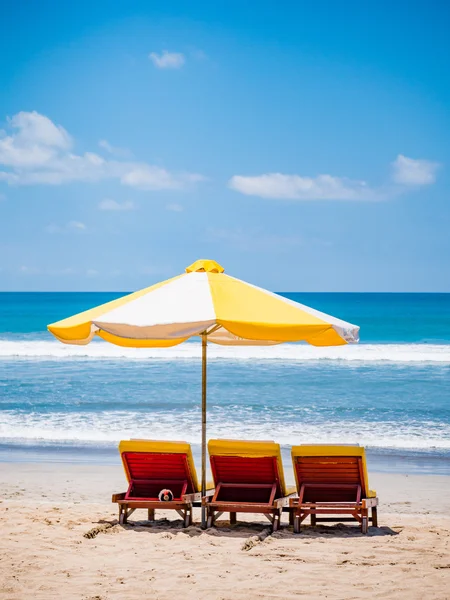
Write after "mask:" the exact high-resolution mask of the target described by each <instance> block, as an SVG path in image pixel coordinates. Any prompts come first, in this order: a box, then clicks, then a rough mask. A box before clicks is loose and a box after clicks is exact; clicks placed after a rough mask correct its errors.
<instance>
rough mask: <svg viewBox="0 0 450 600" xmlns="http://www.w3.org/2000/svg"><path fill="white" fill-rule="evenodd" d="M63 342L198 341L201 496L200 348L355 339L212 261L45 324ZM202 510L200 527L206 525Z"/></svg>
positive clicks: (355, 332) (340, 324)
mask: <svg viewBox="0 0 450 600" xmlns="http://www.w3.org/2000/svg"><path fill="white" fill-rule="evenodd" d="M48 329H49V331H50V332H51V333H52V334H53V335H54V336H55V337H56V338H57V339H58V340H60V341H61V342H63V343H65V344H78V345H84V344H88V343H89V342H90V341H92V340H93V339H94V337H96V336H97V337H100V338H102V339H104V340H106V341H107V342H111V343H113V344H117V345H119V346H127V347H132V348H153V347H161V348H164V347H170V346H175V345H177V344H181V343H182V342H184V341H186V340H188V339H189V338H191V337H193V336H197V337H200V338H201V342H202V485H201V488H202V494H203V495H204V494H205V491H206V354H207V343H208V342H212V343H214V344H222V345H230V346H241V345H243V346H245V345H272V344H280V343H283V342H300V341H303V342H308V343H309V344H312V345H313V346H339V345H343V344H348V343H356V342H358V341H359V327H357V326H356V325H352V324H351V323H346V322H345V321H342V320H340V319H336V318H335V317H331V316H329V315H326V314H324V313H322V312H319V311H317V310H314V309H312V308H309V307H307V306H304V305H303V304H300V303H298V302H294V301H293V300H289V299H287V298H284V297H283V296H280V295H278V294H275V293H273V292H269V291H267V290H264V289H262V288H260V287H257V286H255V285H252V284H250V283H246V282H244V281H241V280H240V279H236V278H235V277H231V276H230V275H227V274H226V273H225V272H224V269H223V267H221V266H220V265H219V264H218V263H216V262H215V261H213V260H198V261H196V262H195V263H193V264H192V265H190V266H189V267H187V268H186V272H185V273H183V274H181V275H178V276H177V277H173V278H172V279H167V280H166V281H162V282H161V283H157V284H155V285H152V286H150V287H148V288H145V289H143V290H140V291H138V292H134V293H132V294H128V295H126V296H123V297H121V298H118V299H116V300H113V301H112V302H107V303H106V304H102V305H101V306H97V307H95V308H92V309H90V310H87V311H85V312H82V313H79V314H77V315H74V316H72V317H69V318H67V319H63V320H62V321H58V322H57V323H53V324H51V325H49V326H48ZM205 516H206V515H205V510H204V508H203V509H202V524H203V525H204V524H205Z"/></svg>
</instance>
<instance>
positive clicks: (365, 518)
mask: <svg viewBox="0 0 450 600" xmlns="http://www.w3.org/2000/svg"><path fill="white" fill-rule="evenodd" d="M368 531H369V510H368V509H367V508H363V509H362V511H361V533H364V534H366V533H367V532H368Z"/></svg>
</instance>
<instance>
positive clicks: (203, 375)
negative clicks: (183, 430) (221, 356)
mask: <svg viewBox="0 0 450 600" xmlns="http://www.w3.org/2000/svg"><path fill="white" fill-rule="evenodd" d="M206 347H207V339H206V332H204V333H202V499H203V498H204V497H205V496H206ZM202 529H206V506H204V505H203V504H202Z"/></svg>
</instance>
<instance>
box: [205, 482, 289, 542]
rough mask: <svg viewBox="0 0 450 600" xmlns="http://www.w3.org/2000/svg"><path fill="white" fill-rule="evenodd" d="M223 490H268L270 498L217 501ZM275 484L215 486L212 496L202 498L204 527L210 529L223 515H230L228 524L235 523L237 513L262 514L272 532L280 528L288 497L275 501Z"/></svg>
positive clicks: (228, 484)
mask: <svg viewBox="0 0 450 600" xmlns="http://www.w3.org/2000/svg"><path fill="white" fill-rule="evenodd" d="M223 489H231V490H232V489H235V490H239V489H241V490H242V489H261V490H264V489H267V490H270V497H269V500H268V501H267V502H238V501H235V502H233V501H229V500H219V499H218V497H219V495H220V492H221V490H223ZM276 491H277V483H273V484H271V483H251V484H248V483H222V482H219V483H218V484H217V487H216V490H215V492H214V495H212V496H209V497H208V496H206V497H204V498H203V506H205V507H206V516H207V522H206V527H207V528H210V527H212V526H213V525H214V523H215V521H216V520H217V519H218V518H219V517H220V516H221V515H222V514H223V513H224V512H229V513H230V524H231V525H235V524H236V522H237V513H238V512H240V513H257V514H263V515H264V516H265V517H266V518H267V519H268V520H269V521H270V523H271V524H272V529H273V531H277V530H278V529H279V527H280V519H281V513H282V512H283V507H287V506H289V498H290V496H286V497H284V498H278V499H275V495H276ZM291 496H292V494H291Z"/></svg>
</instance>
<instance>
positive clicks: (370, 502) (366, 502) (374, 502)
mask: <svg viewBox="0 0 450 600" xmlns="http://www.w3.org/2000/svg"><path fill="white" fill-rule="evenodd" d="M361 502H362V505H363V507H364V508H373V507H374V506H378V498H363V499H362V500H361Z"/></svg>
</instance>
